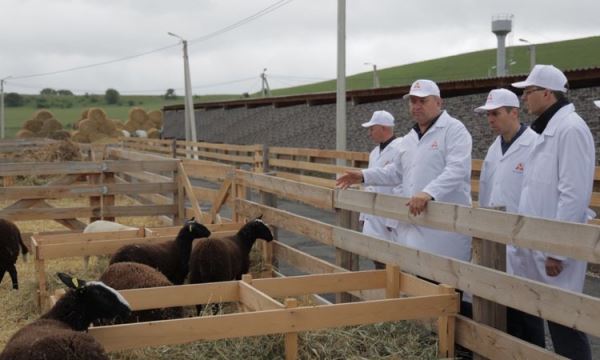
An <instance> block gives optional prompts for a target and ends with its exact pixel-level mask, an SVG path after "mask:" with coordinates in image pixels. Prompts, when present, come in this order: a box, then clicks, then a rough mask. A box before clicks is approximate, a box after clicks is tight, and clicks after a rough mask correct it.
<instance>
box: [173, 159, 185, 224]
mask: <svg viewBox="0 0 600 360" xmlns="http://www.w3.org/2000/svg"><path fill="white" fill-rule="evenodd" d="M173 174H174V176H175V179H174V180H175V182H176V183H177V190H175V191H174V193H173V201H174V202H175V206H176V208H177V214H176V215H175V216H174V217H173V225H180V224H183V220H184V219H185V189H184V179H183V177H184V176H185V174H183V173H182V172H181V171H179V167H176V168H175V170H174V172H173Z"/></svg>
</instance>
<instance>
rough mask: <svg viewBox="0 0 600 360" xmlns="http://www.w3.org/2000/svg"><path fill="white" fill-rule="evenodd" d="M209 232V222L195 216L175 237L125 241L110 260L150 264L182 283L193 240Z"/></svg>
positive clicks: (203, 236)
mask: <svg viewBox="0 0 600 360" xmlns="http://www.w3.org/2000/svg"><path fill="white" fill-rule="evenodd" d="M209 236H210V231H209V230H208V229H207V228H206V226H204V225H202V224H200V223H198V222H196V221H195V220H194V219H193V218H192V219H191V220H189V221H186V222H185V224H184V225H183V227H182V228H181V230H179V234H177V238H176V239H175V240H173V241H168V242H165V243H161V244H135V245H125V246H123V247H122V248H120V249H119V250H117V252H116V253H115V254H114V255H113V256H112V258H111V259H110V263H111V264H114V263H118V262H129V261H130V262H137V263H140V264H146V265H148V266H150V267H152V268H155V269H157V270H158V271H160V272H161V273H163V274H164V275H165V276H166V277H167V279H169V281H170V282H172V283H173V284H175V285H181V284H183V281H184V280H185V278H186V277H187V274H188V271H189V261H190V252H191V250H192V242H193V241H194V239H198V238H205V237H209Z"/></svg>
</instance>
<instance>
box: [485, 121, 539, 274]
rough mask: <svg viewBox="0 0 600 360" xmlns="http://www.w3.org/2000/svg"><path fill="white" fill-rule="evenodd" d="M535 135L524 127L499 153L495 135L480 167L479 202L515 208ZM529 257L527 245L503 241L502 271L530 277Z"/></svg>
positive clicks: (516, 209)
mask: <svg viewBox="0 0 600 360" xmlns="http://www.w3.org/2000/svg"><path fill="white" fill-rule="evenodd" d="M537 137H538V134H537V133H536V132H535V131H533V130H531V129H530V128H527V129H525V131H524V132H523V133H522V134H521V136H519V137H518V138H517V139H516V140H515V142H514V143H513V144H512V145H511V146H510V147H509V148H508V150H507V151H506V153H504V154H502V147H501V137H500V136H498V137H497V138H496V140H495V141H494V142H493V143H492V145H491V146H490V148H489V150H488V152H487V154H486V156H485V160H484V161H483V166H482V168H481V175H480V177H479V206H481V207H496V206H505V207H506V211H507V212H511V213H516V212H518V210H519V198H520V196H521V187H522V183H523V174H524V172H525V169H526V168H527V167H528V166H529V162H528V158H529V154H530V153H531V149H532V148H533V143H534V142H535V140H536V139H537ZM531 257H532V255H531V250H530V249H525V248H520V247H517V246H513V245H507V246H506V272H507V273H509V274H513V275H518V276H523V277H526V278H532V277H533V276H534V275H533V273H532V271H531V269H530V266H528V263H529V261H530V259H531Z"/></svg>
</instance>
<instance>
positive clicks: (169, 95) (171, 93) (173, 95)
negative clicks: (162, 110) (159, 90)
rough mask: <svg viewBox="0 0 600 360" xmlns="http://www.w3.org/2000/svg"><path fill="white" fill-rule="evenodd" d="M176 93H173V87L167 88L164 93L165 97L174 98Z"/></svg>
mask: <svg viewBox="0 0 600 360" xmlns="http://www.w3.org/2000/svg"><path fill="white" fill-rule="evenodd" d="M176 97H177V95H175V89H167V92H166V93H165V99H175V98H176Z"/></svg>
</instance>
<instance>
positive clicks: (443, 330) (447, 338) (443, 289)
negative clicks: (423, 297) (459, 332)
mask: <svg viewBox="0 0 600 360" xmlns="http://www.w3.org/2000/svg"><path fill="white" fill-rule="evenodd" d="M438 289H439V293H440V294H455V293H456V291H454V288H453V287H451V286H448V285H445V284H440V285H438ZM458 307H460V304H458ZM458 310H459V309H456V311H457V312H458ZM455 331H456V316H440V317H439V318H438V338H439V340H438V357H439V358H454V333H455Z"/></svg>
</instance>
